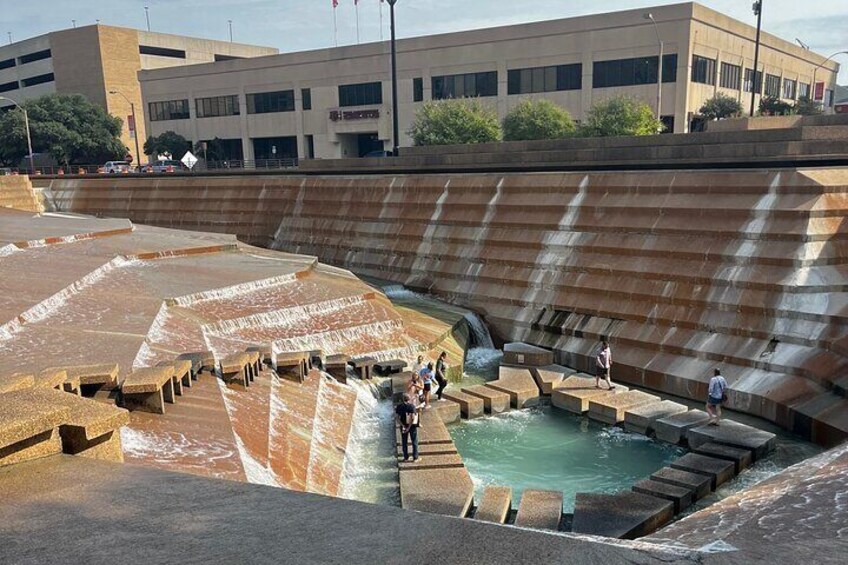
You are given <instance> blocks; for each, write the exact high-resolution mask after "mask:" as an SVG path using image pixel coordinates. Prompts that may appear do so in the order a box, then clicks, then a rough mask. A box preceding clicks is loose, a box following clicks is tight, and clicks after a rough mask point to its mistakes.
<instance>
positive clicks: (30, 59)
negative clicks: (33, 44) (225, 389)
mask: <svg viewBox="0 0 848 565" xmlns="http://www.w3.org/2000/svg"><path fill="white" fill-rule="evenodd" d="M52 56H53V53H52V52H51V51H50V49H44V50H43V51H36V52H35V53H27V54H26V55H21V56H20V57H18V58H17V60H15V58H14V57H12V58H11V59H3V60H2V61H0V70H3V69H11V68H12V67H14V66H16V65H26V64H27V63H34V62H35V61H41V60H42V59H49V58H50V57H52Z"/></svg>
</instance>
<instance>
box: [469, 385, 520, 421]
mask: <svg viewBox="0 0 848 565" xmlns="http://www.w3.org/2000/svg"><path fill="white" fill-rule="evenodd" d="M462 392H464V393H466V394H469V395H471V396H476V397H477V398H480V399H482V400H483V409H484V410H485V411H486V413H487V414H500V413H501V412H506V411H507V410H509V405H510V397H509V394H507V393H505V392H501V391H499V390H495V389H493V388H489V387H487V386H486V385H473V386H466V387H462Z"/></svg>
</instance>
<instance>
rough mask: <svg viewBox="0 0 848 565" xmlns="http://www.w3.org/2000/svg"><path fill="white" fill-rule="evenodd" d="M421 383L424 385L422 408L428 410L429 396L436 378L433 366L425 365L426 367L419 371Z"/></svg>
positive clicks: (430, 364)
mask: <svg viewBox="0 0 848 565" xmlns="http://www.w3.org/2000/svg"><path fill="white" fill-rule="evenodd" d="M419 374H420V375H421V382H422V383H423V384H424V408H430V394H431V391H432V390H433V383H434V382H435V381H436V377H435V375H434V374H433V364H432V363H427V366H426V367H424V368H423V369H421V373H419Z"/></svg>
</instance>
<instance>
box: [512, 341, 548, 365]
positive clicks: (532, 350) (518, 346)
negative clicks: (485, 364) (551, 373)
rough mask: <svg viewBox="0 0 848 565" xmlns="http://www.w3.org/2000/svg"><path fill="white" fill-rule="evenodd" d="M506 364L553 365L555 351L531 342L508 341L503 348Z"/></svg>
mask: <svg viewBox="0 0 848 565" xmlns="http://www.w3.org/2000/svg"><path fill="white" fill-rule="evenodd" d="M503 352H504V357H503V361H502V363H503V364H504V365H515V366H519V367H544V366H547V365H552V364H553V362H554V353H553V351H549V350H547V349H543V348H541V347H536V346H535V345H530V344H529V343H506V344H504V348H503Z"/></svg>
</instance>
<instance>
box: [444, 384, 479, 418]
mask: <svg viewBox="0 0 848 565" xmlns="http://www.w3.org/2000/svg"><path fill="white" fill-rule="evenodd" d="M443 396H444V397H445V398H446V399H447V400H450V401H452V402H455V403H457V404H459V408H460V410H461V411H462V415H463V416H464V417H465V418H479V417H480V416H482V415H483V412H484V408H485V404H484V402H483V399H482V398H479V397H477V396H473V395H471V394H467V393H465V392H462V391H456V390H454V391H446V392H445V394H444V395H443Z"/></svg>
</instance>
